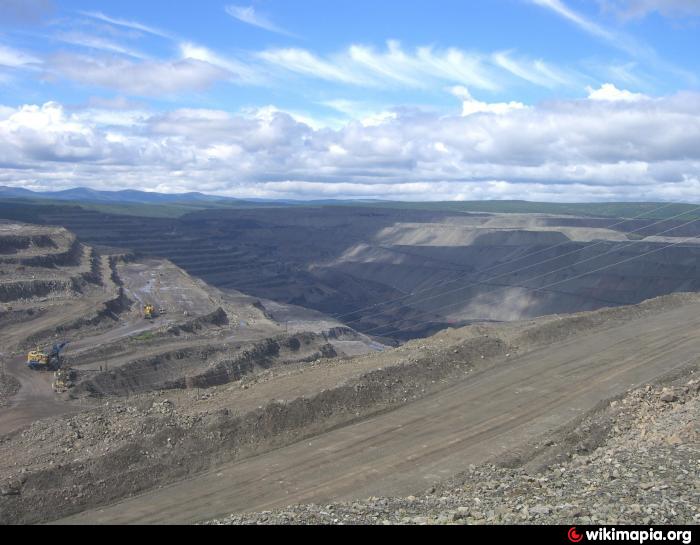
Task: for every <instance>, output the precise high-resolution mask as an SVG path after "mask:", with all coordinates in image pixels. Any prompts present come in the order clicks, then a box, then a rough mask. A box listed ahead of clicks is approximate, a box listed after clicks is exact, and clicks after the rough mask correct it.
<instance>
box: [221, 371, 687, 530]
mask: <svg viewBox="0 0 700 545" xmlns="http://www.w3.org/2000/svg"><path fill="white" fill-rule="evenodd" d="M699 392H700V380H698V379H697V378H691V379H690V380H688V377H685V378H684V379H682V380H677V381H676V382H675V383H673V384H670V385H667V386H663V387H662V386H657V387H652V386H647V387H645V388H641V389H638V390H635V391H633V392H631V393H629V394H628V395H627V396H625V397H624V398H622V399H620V400H617V401H613V402H612V403H611V404H610V405H608V406H607V407H606V408H605V409H604V410H602V411H599V412H597V413H594V414H592V415H590V416H588V417H587V418H585V419H583V420H582V421H581V422H579V423H578V425H577V426H576V427H575V428H574V429H573V430H569V431H568V432H566V434H565V435H564V436H561V437H559V439H557V440H549V441H548V442H546V443H543V444H542V445H540V448H542V449H545V450H546V448H547V447H557V443H559V446H562V445H568V447H567V448H568V449H569V452H567V453H563V452H559V456H558V458H559V459H563V460H562V461H560V462H558V463H554V464H546V465H545V467H539V468H537V467H536V466H537V464H536V463H535V464H534V466H535V467H533V463H530V464H520V465H519V466H518V467H506V465H508V464H507V463H505V462H506V461H505V460H501V461H500V462H501V463H499V464H489V465H483V466H477V467H474V466H472V467H470V469H469V470H468V471H467V472H465V473H464V474H462V475H459V476H457V477H455V478H454V479H453V480H452V481H451V482H449V483H444V484H443V485H441V486H438V487H436V488H431V489H430V490H428V491H426V492H425V493H424V494H420V495H416V496H408V497H404V498H368V499H367V500H364V501H357V502H351V503H339V504H333V505H302V506H292V507H289V508H286V509H283V510H278V511H266V512H262V513H253V514H243V515H231V516H229V517H227V518H224V519H220V520H215V521H212V522H210V523H209V524H451V523H456V524H510V523H513V524H582V525H585V524H621V523H626V524H698V523H700V456H699V455H700V393H699ZM601 427H602V428H601ZM601 429H603V430H604V433H603V434H602V435H603V436H602V437H599V438H598V440H596V439H595V436H596V435H597V434H598V435H601V433H600V430H601ZM598 441H600V443H599V444H598V445H597V447H595V446H594V445H592V443H591V442H594V443H595V442H598Z"/></svg>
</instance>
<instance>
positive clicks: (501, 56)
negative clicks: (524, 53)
mask: <svg viewBox="0 0 700 545" xmlns="http://www.w3.org/2000/svg"><path fill="white" fill-rule="evenodd" d="M492 57H493V60H494V62H495V63H496V64H497V65H498V66H500V67H501V68H503V69H504V70H507V71H508V72H510V73H511V74H514V75H515V76H517V77H519V78H521V79H524V80H525V81H528V82H530V83H533V84H535V85H539V86H541V87H549V88H552V87H557V86H560V85H571V84H572V82H573V79H574V78H573V77H572V76H571V75H569V74H564V73H562V72H561V71H560V70H558V69H556V68H554V67H552V66H550V65H549V64H547V63H546V62H545V61H543V60H541V59H538V60H534V61H532V60H516V59H514V58H513V57H512V55H511V54H510V52H507V51H501V52H498V53H494V54H493V55H492Z"/></svg>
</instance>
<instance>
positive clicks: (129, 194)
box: [0, 186, 245, 204]
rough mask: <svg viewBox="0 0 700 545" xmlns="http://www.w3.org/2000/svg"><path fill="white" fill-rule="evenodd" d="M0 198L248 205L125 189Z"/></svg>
mask: <svg viewBox="0 0 700 545" xmlns="http://www.w3.org/2000/svg"><path fill="white" fill-rule="evenodd" d="M0 198H15V199H17V198H19V199H22V198H24V199H50V200H58V201H77V202H86V203H96V204H97V203H104V204H107V203H139V204H173V203H193V202H196V203H216V202H245V201H244V200H242V199H234V198H231V197H218V196H215V195H205V194H204V193H197V192H191V193H154V192H149V191H137V190H134V189H126V190H123V191H98V190H96V189H88V188H86V187H76V188H73V189H65V190H62V191H30V190H29V189H23V188H19V187H7V186H0Z"/></svg>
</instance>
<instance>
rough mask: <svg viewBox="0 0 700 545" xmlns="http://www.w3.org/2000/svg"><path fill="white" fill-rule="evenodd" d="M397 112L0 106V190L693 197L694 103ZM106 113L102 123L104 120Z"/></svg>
mask: <svg viewBox="0 0 700 545" xmlns="http://www.w3.org/2000/svg"><path fill="white" fill-rule="evenodd" d="M456 94H457V95H458V96H459V98H460V100H463V101H465V102H466V101H470V102H475V103H478V104H480V105H481V106H480V111H479V112H478V114H474V113H471V114H470V115H462V114H463V113H464V112H455V113H454V114H451V115H438V114H435V113H429V112H424V111H417V110H410V109H393V110H391V111H389V114H390V115H386V116H383V117H381V118H380V119H377V120H375V121H376V122H374V123H373V122H369V123H363V122H361V120H352V121H349V122H347V123H346V124H344V125H343V126H341V127H339V128H334V129H331V128H324V127H314V126H312V124H310V123H307V122H305V121H304V119H303V117H300V116H293V115H290V114H288V113H286V112H283V111H280V110H279V109H277V108H274V107H266V108H261V109H257V110H254V111H249V112H244V113H243V114H241V113H232V112H227V111H222V110H207V109H197V108H194V109H192V108H190V109H178V110H174V111H169V112H161V113H148V112H144V111H130V110H99V109H94V108H92V109H87V110H68V109H66V108H65V107H63V106H61V105H59V104H56V103H47V104H44V105H41V106H40V105H27V106H23V107H21V108H14V109H8V108H0V164H2V165H3V168H2V169H0V184H10V185H24V186H27V187H48V188H58V187H69V186H76V185H88V186H92V187H100V186H101V187H106V186H109V185H110V184H113V185H114V186H118V187H138V188H145V189H152V190H160V191H164V190H165V191H186V190H195V189H196V190H200V191H205V192H215V193H221V194H228V195H234V196H239V197H246V196H248V197H251V196H258V197H261V196H264V197H280V198H282V197H284V198H290V197H291V198H295V197H297V198H313V197H319V196H334V197H373V198H393V199H396V198H403V199H427V200H436V199H441V200H442V199H477V198H478V199H482V198H523V195H527V198H528V199H546V200H561V201H576V200H584V199H588V200H617V199H621V200H626V199H635V200H639V199H644V200H656V199H672V200H679V199H683V200H691V201H698V200H700V95H699V94H695V93H683V94H678V95H674V96H670V97H661V98H647V99H644V100H597V99H595V98H590V99H583V100H571V101H559V102H550V103H546V104H542V105H538V106H530V107H520V105H517V106H515V105H508V104H507V105H502V106H499V107H496V106H495V105H493V104H489V103H485V102H481V101H478V100H477V99H475V98H474V97H472V96H471V94H469V95H467V94H466V90H462V89H460V90H457V91H456ZM110 113H111V115H110Z"/></svg>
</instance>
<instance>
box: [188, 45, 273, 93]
mask: <svg viewBox="0 0 700 545" xmlns="http://www.w3.org/2000/svg"><path fill="white" fill-rule="evenodd" d="M180 53H181V55H182V58H183V59H192V60H195V61H201V62H206V63H208V64H211V65H212V66H216V67H218V68H221V69H223V70H226V71H227V72H230V74H231V76H232V78H233V80H234V81H237V82H241V83H247V84H260V83H262V82H263V81H264V80H265V76H264V75H263V74H262V73H261V71H260V70H256V69H255V68H253V67H251V66H250V65H247V64H245V63H243V62H240V61H238V60H236V59H230V58H224V57H222V56H221V55H218V54H217V53H214V52H213V51H211V50H210V49H207V48H206V47H203V46H200V45H196V44H193V43H188V42H186V43H182V44H180Z"/></svg>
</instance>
